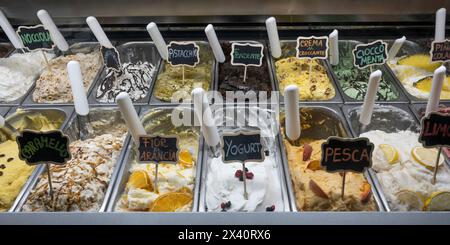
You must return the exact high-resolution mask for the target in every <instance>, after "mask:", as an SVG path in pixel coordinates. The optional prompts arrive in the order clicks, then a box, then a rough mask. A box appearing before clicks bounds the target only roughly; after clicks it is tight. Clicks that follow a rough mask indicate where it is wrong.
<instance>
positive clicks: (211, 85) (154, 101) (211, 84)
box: [150, 39, 218, 105]
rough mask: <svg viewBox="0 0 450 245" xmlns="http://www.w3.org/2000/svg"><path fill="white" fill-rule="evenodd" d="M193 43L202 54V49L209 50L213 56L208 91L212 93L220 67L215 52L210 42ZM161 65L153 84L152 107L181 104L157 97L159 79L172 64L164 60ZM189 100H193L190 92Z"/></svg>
mask: <svg viewBox="0 0 450 245" xmlns="http://www.w3.org/2000/svg"><path fill="white" fill-rule="evenodd" d="M170 41H180V42H187V41H190V40H178V39H177V40H170ZM192 42H195V43H196V44H197V45H198V46H199V47H200V53H202V51H201V50H202V49H209V53H210V55H211V57H210V58H211V59H212V60H211V61H212V66H211V81H210V82H209V89H208V90H209V91H212V90H213V89H214V74H215V71H216V69H217V65H218V64H217V62H216V59H215V58H214V55H213V52H212V50H211V48H210V46H209V43H208V42H205V41H196V40H194V41H192ZM199 56H200V62H202V59H201V56H202V55H199ZM160 63H161V64H160V65H159V67H158V69H157V74H155V79H154V80H153V81H154V82H153V84H152V87H153V88H152V95H151V98H150V104H152V105H153V104H154V105H157V104H159V105H168V104H180V103H172V102H171V101H164V100H161V99H159V98H157V97H156V95H155V90H156V88H157V85H158V82H159V79H160V75H161V74H162V73H163V72H164V69H165V66H170V64H169V63H168V62H167V61H165V60H162V59H161V61H160ZM197 65H198V64H197ZM160 86H164V84H161V85H160ZM174 92H177V91H174ZM191 92H192V91H191ZM172 95H173V94H172ZM188 98H189V99H191V94H190V92H189V96H188Z"/></svg>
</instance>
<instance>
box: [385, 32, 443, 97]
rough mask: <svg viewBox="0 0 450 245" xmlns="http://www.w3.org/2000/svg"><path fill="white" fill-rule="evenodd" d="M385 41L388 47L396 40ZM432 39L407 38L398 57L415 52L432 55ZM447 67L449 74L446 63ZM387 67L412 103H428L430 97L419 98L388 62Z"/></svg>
mask: <svg viewBox="0 0 450 245" xmlns="http://www.w3.org/2000/svg"><path fill="white" fill-rule="evenodd" d="M385 41H386V42H387V43H388V47H389V46H390V45H391V44H392V43H393V42H394V40H385ZM431 41H432V40H431V39H413V40H406V41H405V42H404V43H403V46H402V48H401V49H400V50H399V52H398V54H397V56H396V57H402V56H409V55H414V54H426V55H430V47H431V46H430V45H431ZM446 67H447V76H448V75H449V74H450V72H449V71H448V65H446ZM385 68H386V71H388V73H389V75H390V76H391V77H392V78H393V79H394V80H395V81H396V82H397V84H398V85H399V87H401V88H402V90H403V92H404V93H405V94H406V96H407V98H408V99H409V100H410V101H411V103H426V102H427V101H428V99H423V98H418V97H416V96H414V95H412V94H411V93H410V92H408V90H407V89H406V88H405V86H404V85H403V84H402V82H401V81H400V79H399V78H398V77H397V75H396V74H395V72H394V71H393V70H392V68H391V67H390V66H389V65H388V64H386V65H385ZM431 73H432V72H431ZM431 76H432V75H431ZM441 102H450V99H447V100H441Z"/></svg>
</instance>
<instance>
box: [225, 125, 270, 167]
mask: <svg viewBox="0 0 450 245" xmlns="http://www.w3.org/2000/svg"><path fill="white" fill-rule="evenodd" d="M221 140H222V157H223V162H224V163H231V162H236V161H237V162H241V163H245V162H249V161H252V162H261V161H263V160H264V150H263V149H262V148H263V146H262V144H261V134H260V132H252V133H243V132H240V133H237V134H235V133H229V134H224V135H222V139H221Z"/></svg>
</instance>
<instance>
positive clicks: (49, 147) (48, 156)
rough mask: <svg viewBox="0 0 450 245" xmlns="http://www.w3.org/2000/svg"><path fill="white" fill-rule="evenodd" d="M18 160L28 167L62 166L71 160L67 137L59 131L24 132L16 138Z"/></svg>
mask: <svg viewBox="0 0 450 245" xmlns="http://www.w3.org/2000/svg"><path fill="white" fill-rule="evenodd" d="M16 141H17V144H18V146H19V158H20V159H22V160H23V161H25V162H26V163H27V164H28V165H36V164H44V163H53V164H57V165H63V164H65V163H66V162H67V160H69V159H70V158H71V155H70V150H69V137H67V136H66V135H64V134H63V133H62V132H61V131H60V130H52V131H47V132H39V131H33V130H24V131H23V132H22V135H19V136H17V138H16Z"/></svg>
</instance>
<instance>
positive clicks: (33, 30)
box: [16, 25, 55, 51]
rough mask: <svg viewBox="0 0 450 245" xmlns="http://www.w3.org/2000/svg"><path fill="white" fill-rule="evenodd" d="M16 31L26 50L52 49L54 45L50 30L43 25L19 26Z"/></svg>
mask: <svg viewBox="0 0 450 245" xmlns="http://www.w3.org/2000/svg"><path fill="white" fill-rule="evenodd" d="M16 33H17V35H18V36H19V37H20V39H21V40H22V43H23V46H24V47H25V48H26V49H27V50H28V51H32V50H52V49H53V47H54V46H55V44H54V43H53V41H52V37H51V35H50V32H49V31H48V30H46V29H45V28H44V26H43V25H37V26H19V28H18V29H17V32H16Z"/></svg>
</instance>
